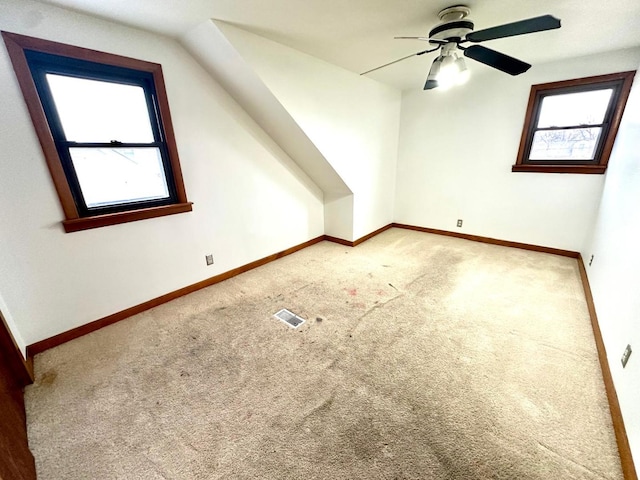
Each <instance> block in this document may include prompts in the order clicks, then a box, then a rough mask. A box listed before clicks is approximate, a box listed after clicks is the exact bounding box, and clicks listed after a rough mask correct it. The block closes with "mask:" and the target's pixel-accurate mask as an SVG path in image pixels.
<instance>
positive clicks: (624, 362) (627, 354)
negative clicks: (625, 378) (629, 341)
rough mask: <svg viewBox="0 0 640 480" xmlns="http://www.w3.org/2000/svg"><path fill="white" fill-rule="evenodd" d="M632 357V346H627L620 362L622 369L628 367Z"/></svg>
mask: <svg viewBox="0 0 640 480" xmlns="http://www.w3.org/2000/svg"><path fill="white" fill-rule="evenodd" d="M630 356H631V345H627V348H625V349H624V353H623V354H622V358H621V359H620V361H621V362H622V368H624V367H626V366H627V362H628V361H629V357H630Z"/></svg>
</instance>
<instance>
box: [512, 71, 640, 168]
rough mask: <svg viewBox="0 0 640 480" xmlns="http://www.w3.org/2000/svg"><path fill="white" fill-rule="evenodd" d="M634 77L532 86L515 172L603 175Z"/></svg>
mask: <svg viewBox="0 0 640 480" xmlns="http://www.w3.org/2000/svg"><path fill="white" fill-rule="evenodd" d="M634 74H635V72H623V73H615V74H611V75H601V76H598V77H589V78H581V79H577V80H568V81H563V82H554V83H547V84H543V85H533V86H532V87H531V94H530V96H529V106H528V108H527V115H526V118H525V123H524V128H523V131H522V138H521V140H520V150H519V151H518V159H517V161H516V164H515V165H514V166H513V168H512V170H513V171H514V172H552V173H604V171H605V170H606V168H607V162H608V161H609V155H610V154H611V149H612V148H613V142H614V140H615V136H616V133H617V131H618V125H619V123H620V118H621V117H622V112H623V111H624V106H625V103H626V101H627V97H628V96H629V90H630V89H631V83H632V81H633V76H634Z"/></svg>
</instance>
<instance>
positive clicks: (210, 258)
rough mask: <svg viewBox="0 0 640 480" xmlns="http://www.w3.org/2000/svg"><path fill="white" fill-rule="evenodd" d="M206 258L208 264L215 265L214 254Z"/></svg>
mask: <svg viewBox="0 0 640 480" xmlns="http://www.w3.org/2000/svg"><path fill="white" fill-rule="evenodd" d="M204 258H206V259H207V265H213V255H206V256H205V257H204Z"/></svg>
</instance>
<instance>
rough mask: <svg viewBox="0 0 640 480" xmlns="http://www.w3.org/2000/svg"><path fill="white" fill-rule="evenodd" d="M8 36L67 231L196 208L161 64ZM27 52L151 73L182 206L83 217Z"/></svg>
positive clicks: (12, 60) (13, 63)
mask: <svg viewBox="0 0 640 480" xmlns="http://www.w3.org/2000/svg"><path fill="white" fill-rule="evenodd" d="M2 37H3V39H4V43H5V45H6V48H7V52H8V53H9V58H10V59H11V63H12V65H13V69H14V71H15V74H16V78H17V80H18V84H19V85H20V89H21V91H22V95H23V97H24V99H25V102H26V105H27V109H28V111H29V115H30V116H31V120H32V122H33V125H34V128H35V131H36V135H37V136H38V139H39V140H40V145H41V147H42V151H43V153H44V157H45V160H46V162H47V167H48V168H49V172H50V174H51V178H52V180H53V183H54V186H55V189H56V192H57V193H58V197H59V198H60V203H61V205H62V210H63V212H64V216H65V220H64V221H63V222H62V224H63V227H64V229H65V231H66V232H75V231H78V230H86V229H90V228H98V227H104V226H107V225H115V224H119V223H126V222H133V221H137V220H143V219H146V218H154V217H159V216H164V215H173V214H176V213H182V212H188V211H191V210H192V203H191V202H189V201H188V200H187V194H186V190H185V187H184V180H183V177H182V170H181V168H180V160H179V157H178V148H177V146H176V141H175V134H174V130H173V126H172V122H171V114H170V112H169V101H168V99H167V94H166V89H165V83H164V77H163V75H162V66H161V65H160V64H157V63H152V62H147V61H143V60H136V59H133V58H129V57H123V56H120V55H115V54H111V53H105V52H99V51H96V50H90V49H87V48H82V47H76V46H73V45H67V44H62V43H57V42H52V41H49V40H43V39H39V38H34V37H28V36H25V35H19V34H16V33H11V32H5V31H3V32H2ZM24 50H34V51H37V52H43V53H49V54H53V55H60V56H65V57H70V58H75V59H78V60H85V61H90V62H95V63H101V64H105V65H113V66H116V67H124V68H130V69H134V70H140V71H144V72H149V73H151V74H152V75H153V80H154V83H155V86H156V95H157V101H158V108H159V112H158V116H159V118H160V122H161V123H162V126H163V129H164V134H165V141H166V145H167V149H168V151H169V163H170V165H171V169H172V172H173V180H174V182H175V187H176V194H177V203H174V204H170V205H165V206H161V207H151V208H141V209H137V210H128V211H124V212H118V213H110V214H105V215H97V216H93V217H81V216H80V214H79V212H78V209H77V207H76V203H75V201H74V199H73V196H72V193H71V189H70V188H69V183H68V181H67V177H66V175H65V173H64V170H63V167H62V163H61V161H60V157H59V155H58V151H57V149H56V145H55V142H54V138H53V135H52V133H51V130H50V128H49V123H48V121H47V118H46V116H45V113H44V110H43V108H42V105H41V103H40V99H39V96H38V92H37V90H36V86H35V83H34V81H33V78H32V76H31V71H30V69H29V65H28V63H27V59H26V56H25V53H24Z"/></svg>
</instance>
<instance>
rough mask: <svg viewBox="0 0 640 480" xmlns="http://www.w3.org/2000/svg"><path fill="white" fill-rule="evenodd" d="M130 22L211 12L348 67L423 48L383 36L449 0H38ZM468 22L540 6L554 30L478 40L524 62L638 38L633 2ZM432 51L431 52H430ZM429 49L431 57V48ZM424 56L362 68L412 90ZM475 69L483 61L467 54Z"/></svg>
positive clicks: (406, 31)
mask: <svg viewBox="0 0 640 480" xmlns="http://www.w3.org/2000/svg"><path fill="white" fill-rule="evenodd" d="M46 3H50V4H53V5H58V6H62V7H66V8H71V9H75V10H78V11H82V12H85V13H89V14H92V15H96V16H100V17H103V18H107V19H110V20H115V21H118V22H121V23H125V24H129V25H132V26H136V27H140V28H144V29H148V30H152V31H156V32H159V33H162V34H165V35H169V36H173V37H182V36H183V35H185V34H187V33H188V32H189V31H190V29H192V28H194V27H195V26H197V25H199V24H201V23H202V22H203V21H205V20H208V19H211V18H213V19H218V20H223V21H225V22H228V23H231V24H233V25H236V26H239V27H241V28H244V29H246V30H249V31H252V32H253V33H257V34H259V35H262V36H264V37H267V38H269V39H271V40H275V41H277V42H280V43H282V44H285V45H287V46H290V47H292V48H295V49H297V50H300V51H302V52H305V53H308V54H310V55H314V56H316V57H318V58H321V59H323V60H325V61H328V62H331V63H333V64H336V65H339V66H341V67H343V68H346V69H347V70H351V71H353V72H356V73H361V72H363V71H366V70H369V69H371V68H373V67H375V66H378V65H382V64H384V63H387V62H389V61H392V60H395V59H397V58H400V57H403V56H405V55H408V54H411V53H414V52H417V51H420V50H423V49H425V48H426V46H425V43H423V42H419V41H413V40H393V37H394V36H397V35H407V36H418V35H426V34H427V33H428V32H429V30H430V29H431V27H433V26H434V25H435V24H437V23H438V17H437V13H438V11H440V10H441V9H442V8H445V7H448V6H450V5H452V4H456V2H455V1H452V0H403V1H401V2H397V1H389V0H348V1H345V0H304V1H301V0H269V1H264V0H189V1H184V0H135V1H132V0H109V1H103V2H96V1H95V0H47V1H46ZM464 3H465V4H466V5H468V6H470V7H471V16H470V18H471V19H472V20H473V21H474V22H475V25H476V29H482V28H487V27H491V26H494V25H499V24H502V23H508V22H512V21H515V20H520V19H523V18H528V17H533V16H537V15H542V14H547V13H549V14H552V15H554V16H556V17H558V18H560V19H561V20H562V28H561V29H560V30H554V31H550V32H542V33H536V34H531V35H526V36H522V37H517V38H509V39H503V40H496V41H493V42H490V45H489V43H487V44H486V45H487V46H490V47H491V48H495V49H497V50H501V51H503V52H504V53H507V54H509V55H512V56H516V57H519V58H521V59H523V60H525V61H527V62H530V63H532V64H533V65H534V68H535V64H536V63H541V62H547V61H551V60H557V59H562V58H569V57H575V56H581V55H588V54H591V53H599V52H605V51H612V50H618V49H622V48H630V47H635V46H640V35H638V32H639V31H640V2H639V1H638V0H616V1H608V2H604V1H602V0H562V1H558V0H537V1H514V0H466V1H465V2H464ZM432 55H433V54H432ZM432 55H431V56H432ZM431 56H427V55H425V56H422V57H414V58H411V59H409V60H407V61H404V62H401V63H399V64H396V65H393V66H391V67H388V68H385V69H383V70H381V71H379V72H376V73H373V74H370V75H371V77H372V78H375V79H377V80H379V81H381V82H384V83H387V84H389V85H392V86H394V87H397V88H399V89H407V88H421V87H422V85H423V84H424V78H425V76H426V72H427V71H428V69H429V65H430V62H431ZM469 63H473V65H472V66H471V67H470V68H471V70H472V73H473V74H479V73H482V72H483V71H485V70H486V69H487V68H488V67H485V66H484V65H480V64H477V63H475V62H469Z"/></svg>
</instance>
